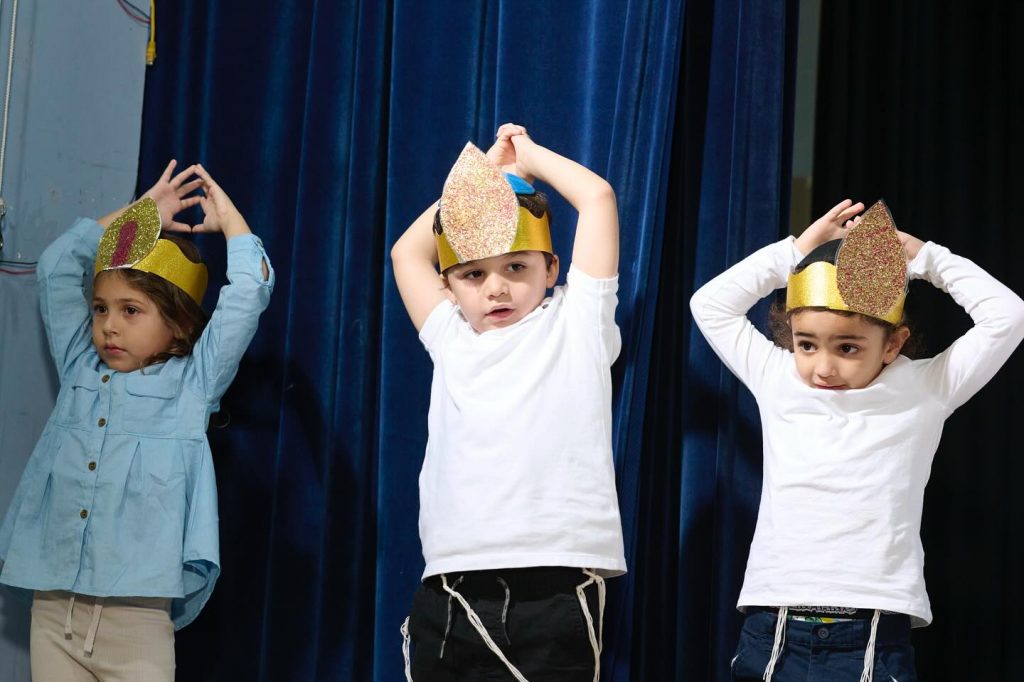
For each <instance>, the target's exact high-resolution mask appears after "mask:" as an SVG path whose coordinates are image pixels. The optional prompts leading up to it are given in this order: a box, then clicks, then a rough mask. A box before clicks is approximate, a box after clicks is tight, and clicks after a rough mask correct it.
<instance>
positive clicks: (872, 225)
mask: <svg viewBox="0 0 1024 682" xmlns="http://www.w3.org/2000/svg"><path fill="white" fill-rule="evenodd" d="M836 242H839V243H838V245H837V244H836ZM836 242H829V243H827V244H824V245H822V246H820V247H818V249H815V251H820V254H821V255H820V256H815V253H814V252H812V253H811V254H808V257H807V258H806V259H804V261H805V262H806V261H807V260H811V261H813V262H811V263H809V264H807V265H805V266H803V267H801V268H800V269H799V270H798V271H797V272H795V273H793V274H791V275H790V276H789V286H788V288H787V289H786V312H789V311H791V310H795V309H796V308H808V307H820V308H829V309H831V310H847V311H851V312H855V313H860V314H862V315H867V316H869V317H874V318H876V319H879V320H884V321H886V322H888V323H890V324H899V323H900V322H901V321H902V320H903V304H904V303H905V302H906V299H907V258H906V255H905V252H904V250H903V245H902V244H901V243H900V240H899V237H898V236H897V234H896V224H895V222H893V219H892V214H891V213H889V207H888V206H886V205H885V202H884V201H881V200H879V201H878V202H876V203H875V204H874V205H873V206H872V207H871V208H869V209H868V210H867V211H866V212H865V213H864V215H863V217H862V219H861V221H860V222H859V223H857V224H856V225H855V226H853V227H851V228H850V230H849V232H847V234H846V236H845V237H844V238H843V239H842V240H841V241H840V240H836ZM836 246H838V249H836ZM833 261H834V262H833ZM801 265H802V264H801Z"/></svg>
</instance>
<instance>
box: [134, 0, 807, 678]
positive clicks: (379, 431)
mask: <svg viewBox="0 0 1024 682" xmlns="http://www.w3.org/2000/svg"><path fill="white" fill-rule="evenodd" d="M791 4H792V3H789V4H784V3H783V4H779V5H778V6H777V7H765V6H764V5H765V3H755V2H742V1H740V0H731V1H725V0H722V1H719V2H714V1H713V0H690V2H687V3H683V2H682V0H677V1H672V2H666V1H664V0H628V1H623V0H596V1H592V2H586V3H583V2H580V3H575V2H566V3H553V2H542V1H531V2H527V1H523V2H514V3H513V2H496V1H491V2H454V1H453V2H431V3H413V2H407V1H399V0H392V1H390V2H384V1H381V2H377V1H372V2H371V1H366V2H356V1H347V2H311V1H306V2H289V3H273V4H270V3H266V4H264V3H252V2H243V1H242V0H222V1H220V2H216V3H205V2H198V1H193V0H184V1H182V2H178V3H162V4H161V5H160V7H159V9H160V13H159V26H158V32H157V36H158V40H159V44H158V48H159V56H158V59H157V63H156V65H155V66H153V67H152V69H151V70H150V73H149V77H148V81H147V90H146V100H145V114H144V117H145V118H144V126H143V141H142V142H143V143H142V159H141V164H140V182H139V186H140V190H141V189H144V188H145V187H146V186H147V184H148V183H149V182H151V181H152V178H154V177H155V176H156V175H157V174H158V172H159V170H160V169H161V168H162V167H163V165H164V163H165V161H166V159H167V158H168V157H171V156H174V157H177V158H179V159H181V160H182V161H183V162H185V163H187V162H191V161H193V160H198V161H201V162H202V163H204V164H205V165H206V167H207V168H208V169H209V170H210V171H211V172H212V174H213V175H214V177H215V178H217V179H218V180H219V181H220V182H221V184H222V185H223V187H224V188H225V189H226V191H227V192H228V193H229V194H230V195H231V196H232V198H233V199H234V200H235V202H236V204H237V205H238V206H239V207H240V209H241V210H242V211H243V213H244V214H245V216H246V217H247V218H248V219H249V222H250V224H251V225H252V227H253V230H254V231H255V232H256V233H257V234H259V235H260V236H261V237H262V238H263V240H264V242H265V244H266V246H267V249H268V252H269V253H270V254H271V257H272V258H273V261H274V265H275V267H276V269H277V274H278V286H277V290H276V291H275V293H274V298H273V301H272V303H271V306H270V309H269V310H268V311H267V313H266V315H265V316H264V318H263V320H262V322H261V326H260V332H259V335H258V337H257V338H256V340H255V341H254V342H253V345H252V347H251V348H250V351H249V353H248V355H247V357H246V360H245V363H244V364H243V367H242V368H241V371H240V373H239V376H238V378H237V379H236V381H235V383H234V385H233V386H232V388H231V389H230V391H229V392H228V394H227V395H226V396H225V399H224V402H223V411H222V413H221V416H220V418H219V419H218V420H217V421H218V424H221V426H219V427H217V428H213V429H211V442H212V446H213V451H214V458H215V462H216V466H217V474H218V481H219V487H220V512H221V538H222V564H223V576H222V578H221V581H220V584H219V585H218V587H217V590H216V591H215V593H214V596H213V598H212V599H211V601H210V604H209V605H208V607H207V609H206V611H205V612H204V613H203V615H202V616H201V617H200V618H199V619H198V620H197V621H196V623H195V624H193V625H191V626H190V627H188V628H187V629H185V630H183V631H182V632H180V633H179V635H178V666H179V668H178V675H179V677H180V678H181V679H187V680H226V679H254V680H275V681H276V680H381V681H389V682H390V681H393V680H400V679H404V676H403V672H402V661H401V651H400V643H401V640H400V636H399V633H398V627H399V625H400V623H401V621H402V620H403V618H404V617H405V615H406V613H407V611H408V608H409V605H410V602H411V597H412V593H413V591H414V589H415V587H416V585H417V583H418V580H419V576H420V572H421V570H422V567H423V563H422V557H421V555H420V546H419V540H418V532H417V524H416V519H417V509H418V494H417V475H418V471H419V468H420V464H421V460H422V453H423V448H424V444H425V440H426V409H427V403H428V394H429V378H430V370H431V368H430V363H429V359H428V357H427V354H426V353H425V351H424V350H423V349H422V347H421V345H420V344H419V342H418V341H417V339H416V335H415V333H414V330H413V328H412V325H411V324H410V323H409V321H408V320H407V318H406V316H405V312H404V309H403V308H402V306H401V302H400V300H399V298H398V295H397V291H396V289H395V287H394V284H393V281H392V277H391V273H390V265H389V263H388V250H389V248H390V245H391V244H392V243H393V242H394V241H395V240H396V239H397V238H398V236H399V235H400V234H401V232H402V231H403V230H404V228H405V227H406V226H407V225H408V224H409V223H410V222H411V221H412V220H413V219H414V218H415V217H416V216H417V215H418V214H419V212H420V211H421V210H422V209H423V208H424V207H425V206H427V205H428V204H429V203H431V202H433V201H434V200H436V198H437V194H438V192H439V189H440V186H441V183H442V181H443V178H444V177H445V174H446V172H447V169H448V167H449V166H450V164H451V162H452V161H453V160H454V158H455V156H456V155H457V153H458V151H459V150H460V148H461V146H462V144H463V143H464V142H465V141H466V140H467V139H468V140H473V141H475V142H476V143H477V144H478V145H480V146H483V147H486V146H487V145H488V144H489V142H490V140H491V139H492V138H493V133H494V130H495V128H496V127H497V125H498V124H499V123H501V122H503V121H514V122H517V123H522V124H525V125H526V126H527V127H528V128H529V130H530V131H531V133H532V134H533V135H534V137H535V138H536V139H537V140H538V141H539V142H541V143H542V144H546V145H548V146H550V147H552V148H553V149H555V150H556V151H558V152H560V153H563V154H565V155H567V156H569V157H572V158H574V159H577V160H579V161H581V162H582V163H584V164H585V165H587V166H589V167H590V168H592V169H594V170H595V171H597V172H598V173H600V174H602V175H604V176H605V177H607V178H608V179H609V180H610V181H611V183H612V184H613V186H614V187H615V188H616V191H617V194H618V198H619V208H620V216H621V224H622V262H621V268H620V270H621V287H620V305H619V310H618V320H619V324H620V326H621V328H622V332H623V341H624V346H623V352H622V355H621V357H620V359H619V361H618V363H617V365H616V367H615V370H614V372H615V382H616V393H615V404H614V406H613V407H614V415H615V424H616V425H615V433H614V445H615V465H616V471H617V475H618V486H619V497H620V504H621V510H622V516H623V524H624V528H625V533H626V551H627V560H628V561H629V564H630V567H631V572H630V573H629V574H628V575H627V576H626V577H624V578H618V579H616V580H614V581H611V583H610V593H609V599H610V604H609V609H608V616H607V620H606V631H605V641H606V646H605V657H604V670H605V674H604V676H603V679H605V680H619V681H625V680H630V679H633V680H654V679H704V677H706V676H707V675H709V674H710V673H709V672H708V671H712V670H714V671H716V673H715V674H717V675H718V676H719V679H724V678H722V677H721V676H722V675H726V674H727V668H728V659H729V658H730V657H731V654H730V653H729V650H730V649H731V647H732V646H733V643H734V641H735V635H736V622H737V621H736V618H735V615H734V611H733V602H734V601H735V594H736V591H737V588H738V585H737V583H736V577H737V576H738V575H739V572H740V571H741V570H742V564H743V562H744V561H745V555H746V543H747V542H748V541H749V528H750V523H751V520H750V517H751V514H752V510H753V509H755V508H756V503H757V495H758V492H759V485H758V483H757V477H758V476H759V464H758V462H759V457H758V456H757V454H756V451H757V446H756V443H754V441H755V440H756V438H757V429H756V424H755V423H752V422H751V420H752V419H755V420H756V418H755V417H753V416H752V415H753V413H752V412H751V408H750V405H749V404H747V403H745V402H744V399H743V397H742V396H741V395H740V394H739V393H738V391H737V388H736V385H735V382H733V381H731V380H730V379H729V377H728V375H727V374H726V373H724V372H723V371H722V368H721V366H720V364H719V363H718V362H717V361H716V360H715V359H714V358H713V356H712V354H711V351H710V350H709V349H708V348H707V346H706V345H705V344H704V343H703V341H701V340H700V339H698V338H697V337H696V336H694V332H693V330H692V329H691V326H690V322H689V315H688V312H687V309H686V301H687V298H688V295H689V293H690V292H692V290H693V287H694V284H695V283H696V284H699V283H701V282H703V281H704V280H706V279H708V278H709V277H710V276H711V275H712V274H714V273H715V272H718V271H719V270H721V269H722V268H724V267H725V266H726V264H727V263H729V262H731V261H733V260H736V259H737V258H739V257H740V256H742V255H745V253H747V252H749V251H751V250H753V248H755V247H757V246H760V245H761V244H762V243H765V242H767V241H770V240H772V239H774V238H776V237H777V235H778V233H779V225H780V224H784V221H782V220H781V217H783V216H784V215H785V212H786V207H785V203H784V201H783V200H782V197H784V196H786V194H787V192H786V189H785V183H784V182H783V180H782V179H783V178H787V177H788V161H787V159H788V149H789V139H788V132H787V131H788V123H787V121H788V120H789V118H790V117H789V104H788V102H789V100H790V97H789V93H788V83H789V82H790V76H789V73H790V70H791V69H790V67H791V54H790V53H791V50H790V47H791V35H792V28H793V27H792V15H793V9H792V7H791ZM684 15H685V16H684ZM681 64H682V65H683V66H684V69H685V75H684V77H683V78H680V73H679V67H680V65H681ZM670 165H671V173H670ZM666 205H668V209H666ZM553 213H554V228H553V232H554V234H553V237H554V241H555V247H556V250H558V251H559V252H560V253H561V254H562V255H563V257H568V255H569V251H570V249H571V235H572V226H573V224H574V216H573V215H572V213H571V211H570V210H568V207H567V206H566V205H565V204H564V203H561V202H556V203H555V205H554V208H553ZM200 246H201V247H202V248H203V250H204V253H205V254H206V256H207V259H208V261H209V262H210V263H211V265H212V270H213V272H214V273H215V278H214V280H213V281H212V286H211V291H215V290H216V287H217V286H218V285H219V284H221V283H222V281H223V280H222V279H220V280H218V279H216V277H217V276H221V273H222V270H223V266H222V265H221V263H223V258H224V255H223V245H222V244H220V243H218V241H217V240H216V239H213V238H205V239H203V240H202V241H201V244H200ZM698 250H700V252H701V257H700V259H699V260H698V259H697V258H696V257H695V254H696V252H697V251H698ZM659 292H663V295H661V296H660V297H659ZM212 301H213V296H212V294H211V296H210V297H209V298H208V301H207V304H208V306H209V305H211V304H212ZM737 410H738V411H737Z"/></svg>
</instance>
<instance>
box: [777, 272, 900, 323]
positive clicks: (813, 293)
mask: <svg viewBox="0 0 1024 682" xmlns="http://www.w3.org/2000/svg"><path fill="white" fill-rule="evenodd" d="M836 272H837V271H836V266H835V265H833V264H832V263H829V262H828V261H818V262H816V263H811V264H810V265H808V266H807V267H805V268H804V269H803V270H801V271H800V272H798V273H795V274H792V275H790V276H789V286H788V287H787V288H786V312H789V311H791V310H795V309H797V308H828V309H829V310H844V311H849V312H854V313H860V314H861V315H867V316H868V317H874V318H876V319H879V320H884V321H886V322H888V323H889V324H899V323H900V322H902V321H903V304H904V303H905V302H906V300H907V293H906V291H904V292H903V294H902V295H901V296H900V297H899V300H898V301H896V303H895V304H894V305H893V307H892V308H890V309H889V310H888V312H886V313H885V314H884V315H872V314H871V313H868V312H865V311H863V310H855V309H854V308H851V307H850V306H848V305H847V304H846V301H844V300H843V297H842V295H841V294H840V293H839V285H838V284H837V282H836Z"/></svg>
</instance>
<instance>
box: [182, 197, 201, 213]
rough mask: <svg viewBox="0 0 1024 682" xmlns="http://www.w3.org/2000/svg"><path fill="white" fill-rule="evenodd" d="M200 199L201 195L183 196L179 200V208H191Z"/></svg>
mask: <svg viewBox="0 0 1024 682" xmlns="http://www.w3.org/2000/svg"><path fill="white" fill-rule="evenodd" d="M200 199H201V197H198V196H195V197H185V198H184V199H182V200H181V210H185V209H186V208H192V207H193V206H195V205H196V204H198V203H199V201H200Z"/></svg>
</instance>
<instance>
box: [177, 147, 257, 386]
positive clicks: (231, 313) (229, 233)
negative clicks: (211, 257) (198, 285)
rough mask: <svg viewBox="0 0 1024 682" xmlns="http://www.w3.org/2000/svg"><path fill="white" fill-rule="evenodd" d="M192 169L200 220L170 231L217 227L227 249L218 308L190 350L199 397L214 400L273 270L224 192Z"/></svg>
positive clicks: (245, 342) (232, 369) (234, 366)
mask: <svg viewBox="0 0 1024 682" xmlns="http://www.w3.org/2000/svg"><path fill="white" fill-rule="evenodd" d="M195 173H196V175H198V176H199V178H200V179H201V180H202V188H203V197H202V198H201V200H200V202H199V205H200V207H201V208H202V210H203V222H202V223H200V224H198V225H196V226H194V227H191V228H190V227H188V226H187V225H182V224H180V223H176V224H175V225H174V226H173V227H171V228H170V229H171V230H172V231H175V232H189V231H191V232H222V233H223V234H224V238H225V239H226V240H227V244H228V248H227V252H228V253H227V255H228V267H227V277H228V284H227V286H224V287H222V288H221V290H220V294H219V296H218V298H217V308H216V309H215V310H214V312H213V315H211V316H210V322H209V323H208V324H207V326H206V329H205V330H203V334H202V336H200V337H199V340H198V341H197V342H196V345H195V347H194V348H193V349H192V356H193V357H194V358H195V359H196V361H197V363H196V365H197V366H196V371H197V374H198V376H199V378H200V380H201V381H202V388H203V394H204V396H205V397H206V398H207V399H208V400H210V401H211V402H216V401H217V400H219V399H220V396H221V395H222V394H223V393H224V391H226V390H227V388H228V386H229V385H230V384H231V381H232V379H234V377H235V373H236V372H237V371H238V364H239V362H241V360H242V355H243V354H244V353H245V350H246V349H247V348H248V347H249V342H250V341H252V338H253V336H255V334H256V329H257V325H258V323H259V316H260V313H262V312H263V310H264V309H265V308H266V307H267V305H268V304H269V302H270V293H271V291H272V290H273V288H274V272H273V270H272V269H271V267H270V264H269V262H268V258H267V255H266V252H265V251H264V250H263V244H262V242H260V240H259V238H258V237H256V235H254V234H253V233H252V231H251V230H250V229H249V224H248V223H247V222H246V220H245V218H244V217H242V214H241V213H240V212H239V211H238V209H237V208H235V204H234V202H232V201H231V199H230V197H228V195H227V193H226V192H224V190H223V189H221V187H220V185H218V184H217V183H216V182H214V180H213V177H212V176H211V175H210V174H209V173H208V172H207V171H206V169H205V168H203V167H202V166H200V165H197V166H195Z"/></svg>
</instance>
